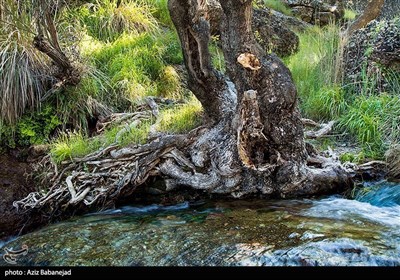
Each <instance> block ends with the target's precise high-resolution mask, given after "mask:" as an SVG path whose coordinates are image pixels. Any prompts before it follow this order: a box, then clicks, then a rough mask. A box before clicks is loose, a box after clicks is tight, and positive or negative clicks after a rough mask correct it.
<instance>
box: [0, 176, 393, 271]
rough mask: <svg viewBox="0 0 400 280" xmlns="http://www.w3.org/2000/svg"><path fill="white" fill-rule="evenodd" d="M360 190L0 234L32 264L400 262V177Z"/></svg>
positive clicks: (118, 215) (185, 206)
mask: <svg viewBox="0 0 400 280" xmlns="http://www.w3.org/2000/svg"><path fill="white" fill-rule="evenodd" d="M355 198H356V199H354V200H350V199H346V198H343V197H341V196H337V195H336V196H328V197H322V198H318V199H296V200H251V201H238V200H232V201H231V200H229V201H213V200H210V201H197V202H193V203H191V202H184V203H181V204H177V205H173V206H160V205H147V206H137V205H135V206H124V207H121V208H119V209H114V210H108V211H104V212H99V213H94V214H89V215H86V216H81V217H75V218H72V219H70V220H67V221H64V222H60V223H57V224H53V225H50V226H47V227H45V228H42V229H40V230H38V231H36V232H33V233H29V234H26V235H23V236H20V237H18V238H13V239H11V240H9V241H7V242H3V243H0V254H4V253H5V248H8V249H12V250H18V249H21V247H22V245H24V244H25V245H27V246H28V248H29V250H28V252H27V253H26V254H25V255H23V254H21V255H18V256H16V257H15V262H16V264H17V265H30V266H59V265H63V266H64V265H66V266H177V265H178V266H187V265H189V266H192V265H196V266H198V265H200V266H226V265H228V266H230V265H235V266H236V265H238V266H253V265H256V266H359V265H362V266H364V265H368V266H376V265H377V266H400V205H399V204H400V184H394V183H388V182H379V183H368V184H365V186H364V188H363V189H361V190H359V191H358V192H357V193H355ZM0 265H10V264H8V263H6V262H5V261H4V259H3V255H2V256H1V258H0Z"/></svg>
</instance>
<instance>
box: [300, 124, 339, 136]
mask: <svg viewBox="0 0 400 280" xmlns="http://www.w3.org/2000/svg"><path fill="white" fill-rule="evenodd" d="M335 123H336V122H335V121H330V122H328V123H326V124H321V125H319V127H320V129H319V130H316V131H306V132H305V137H306V138H309V139H318V138H321V137H323V136H325V135H327V134H329V133H330V132H331V131H332V128H333V126H334V124H335Z"/></svg>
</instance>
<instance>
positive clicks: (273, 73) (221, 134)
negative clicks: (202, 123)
mask: <svg viewBox="0 0 400 280" xmlns="http://www.w3.org/2000/svg"><path fill="white" fill-rule="evenodd" d="M205 2H206V1H202V0H189V1H187V0H170V1H169V10H170V14H171V18H172V20H173V22H174V25H175V27H176V29H177V31H178V34H179V37H180V40H181V43H182V50H183V53H184V58H185V65H186V68H187V69H188V72H189V77H190V81H189V84H190V85H191V89H192V91H193V93H194V94H195V95H196V97H197V98H198V99H199V100H200V102H201V103H202V105H203V107H204V109H205V112H206V113H207V115H208V117H209V118H210V120H212V121H213V124H212V128H210V129H209V131H207V132H206V133H205V134H204V135H203V136H202V137H201V138H200V139H199V141H197V142H196V143H195V144H194V145H193V147H192V148H191V149H190V151H189V153H190V157H191V159H192V161H193V163H194V165H195V167H196V168H201V169H202V170H203V172H202V174H199V173H196V172H194V174H190V173H189V172H185V171H184V170H182V169H181V168H180V167H179V166H178V165H177V164H175V163H174V162H173V161H172V160H170V161H166V162H164V163H163V164H162V165H161V170H162V172H163V173H164V174H166V175H168V176H170V177H172V178H175V180H176V183H178V184H184V185H190V186H192V187H194V188H206V189H209V190H210V191H212V192H222V193H232V194H233V195H236V196H242V195H244V194H248V193H254V192H260V193H263V194H272V193H275V194H279V195H281V196H283V197H285V196H296V195H301V194H313V193H317V192H320V191H323V190H327V189H330V188H334V187H337V186H345V185H346V184H347V183H348V178H349V176H348V173H347V171H346V170H344V169H343V168H342V167H341V166H340V165H339V164H337V163H333V162H332V161H328V160H322V159H320V163H321V164H320V166H319V168H315V167H311V166H308V165H307V159H308V157H309V155H308V153H307V150H306V145H305V142H304V137H303V126H302V123H301V118H300V113H299V109H298V104H297V92H296V88H295V86H294V83H293V81H292V78H291V74H290V72H289V70H288V69H287V68H286V67H285V65H284V64H283V63H282V62H281V61H280V60H279V59H278V58H277V57H276V56H275V55H274V54H266V53H265V51H264V50H263V49H262V48H261V47H260V46H259V45H258V44H257V42H256V40H255V38H254V36H253V33H252V30H251V18H252V11H253V10H252V3H251V2H252V1H251V0H241V1H238V0H236V1H235V0H226V1H220V4H221V6H222V9H223V17H222V20H221V27H220V30H221V41H222V49H223V52H224V56H225V61H226V69H227V76H226V77H224V76H223V75H222V74H221V73H218V72H217V71H216V70H215V69H213V68H212V66H211V60H210V53H209V50H208V40H209V30H210V26H209V23H208V21H207V8H206V5H205ZM205 165H207V169H206V172H204V170H205V169H204V168H205Z"/></svg>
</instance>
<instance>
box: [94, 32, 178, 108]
mask: <svg viewBox="0 0 400 280" xmlns="http://www.w3.org/2000/svg"><path fill="white" fill-rule="evenodd" d="M171 44H172V42H171V37H169V36H160V37H157V38H156V37H154V36H151V35H150V34H148V33H142V34H139V35H123V36H121V37H120V38H119V39H117V40H116V41H115V42H113V43H110V44H107V45H105V46H103V47H102V48H101V49H99V50H98V51H95V52H94V53H93V56H94V57H95V59H96V64H97V66H98V67H99V69H101V70H103V71H104V72H105V73H106V75H108V76H109V77H110V81H111V83H112V84H113V86H114V87H115V89H116V90H117V91H118V92H121V93H123V97H124V98H126V99H127V100H129V101H131V102H133V103H134V102H136V101H137V100H138V99H140V98H143V97H145V96H162V97H176V96H177V95H179V93H180V82H179V77H178V76H177V75H176V72H175V70H174V69H173V68H171V67H170V66H167V65H166V61H167V60H168V59H171V54H167V52H168V51H171V48H170V46H171ZM174 59H175V58H172V60H174Z"/></svg>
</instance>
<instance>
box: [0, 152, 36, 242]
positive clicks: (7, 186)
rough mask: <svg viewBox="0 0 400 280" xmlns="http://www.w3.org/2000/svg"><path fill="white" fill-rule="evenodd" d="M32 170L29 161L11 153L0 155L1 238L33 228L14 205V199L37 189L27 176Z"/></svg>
mask: <svg viewBox="0 0 400 280" xmlns="http://www.w3.org/2000/svg"><path fill="white" fill-rule="evenodd" d="M30 172H31V168H30V166H29V164H28V163H26V162H21V161H19V160H17V159H16V158H15V157H14V156H11V155H7V154H2V155H0V240H1V239H4V238H6V237H7V236H10V235H16V234H18V233H19V232H20V231H21V232H26V231H27V230H29V228H32V223H31V222H29V220H28V219H26V218H24V216H23V215H21V214H18V213H17V211H16V209H15V208H14V207H13V206H12V203H13V201H14V200H16V199H21V198H23V197H25V196H26V195H27V194H29V193H30V192H32V191H34V190H35V185H34V184H33V181H32V180H31V179H28V177H27V174H29V173H30ZM27 221H28V222H27Z"/></svg>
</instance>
